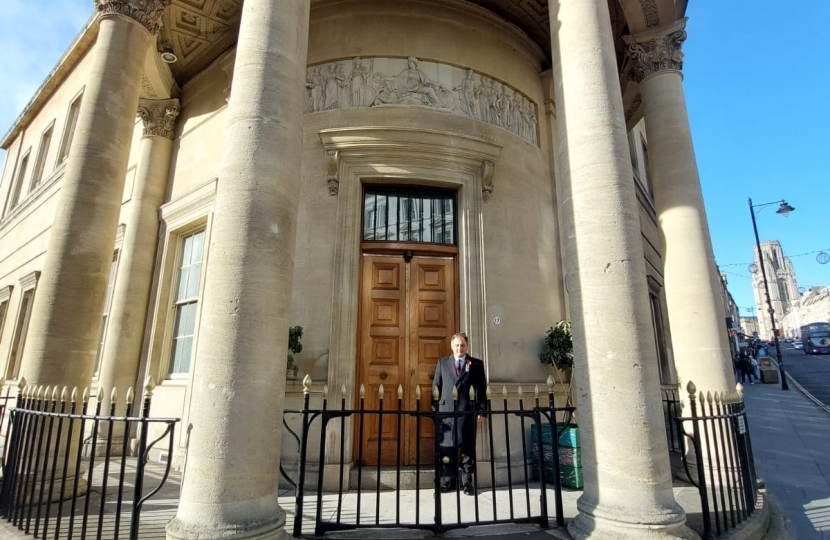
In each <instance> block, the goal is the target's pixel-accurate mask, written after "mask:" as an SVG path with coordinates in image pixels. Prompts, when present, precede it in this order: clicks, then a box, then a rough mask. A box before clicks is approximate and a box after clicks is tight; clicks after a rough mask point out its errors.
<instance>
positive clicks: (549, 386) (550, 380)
mask: <svg viewBox="0 0 830 540" xmlns="http://www.w3.org/2000/svg"><path fill="white" fill-rule="evenodd" d="M554 384H555V383H554V380H553V375H548V394H552V393H553V385H554Z"/></svg>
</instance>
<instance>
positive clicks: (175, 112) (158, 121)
mask: <svg viewBox="0 0 830 540" xmlns="http://www.w3.org/2000/svg"><path fill="white" fill-rule="evenodd" d="M137 112H138V116H139V117H140V118H141V121H142V123H143V124H144V131H143V135H144V136H145V137H164V138H165V139H170V140H171V141H172V140H173V136H174V133H175V129H176V118H177V117H178V116H179V100H178V99H142V100H140V101H139V102H138V111H137Z"/></svg>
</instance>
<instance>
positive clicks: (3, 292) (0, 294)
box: [0, 285, 14, 315]
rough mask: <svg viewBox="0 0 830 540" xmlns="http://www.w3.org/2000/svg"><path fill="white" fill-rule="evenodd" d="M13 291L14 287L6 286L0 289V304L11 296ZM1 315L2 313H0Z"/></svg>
mask: <svg viewBox="0 0 830 540" xmlns="http://www.w3.org/2000/svg"><path fill="white" fill-rule="evenodd" d="M13 290H14V285H6V286H5V287H3V288H2V289H0V302H5V301H6V300H8V299H9V298H11V296H12V291H13ZM0 315H2V313H0Z"/></svg>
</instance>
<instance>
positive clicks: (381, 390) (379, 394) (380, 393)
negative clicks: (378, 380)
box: [378, 385, 383, 401]
mask: <svg viewBox="0 0 830 540" xmlns="http://www.w3.org/2000/svg"><path fill="white" fill-rule="evenodd" d="M378 399H379V400H381V401H383V385H380V386H378Z"/></svg>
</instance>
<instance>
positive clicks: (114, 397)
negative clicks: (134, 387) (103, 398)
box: [110, 386, 118, 405]
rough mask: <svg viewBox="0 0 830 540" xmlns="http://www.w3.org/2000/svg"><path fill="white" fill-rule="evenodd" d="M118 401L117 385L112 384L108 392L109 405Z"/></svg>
mask: <svg viewBox="0 0 830 540" xmlns="http://www.w3.org/2000/svg"><path fill="white" fill-rule="evenodd" d="M117 402H118V387H117V386H113V387H112V392H111V393H110V405H112V404H114V403H117Z"/></svg>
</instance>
